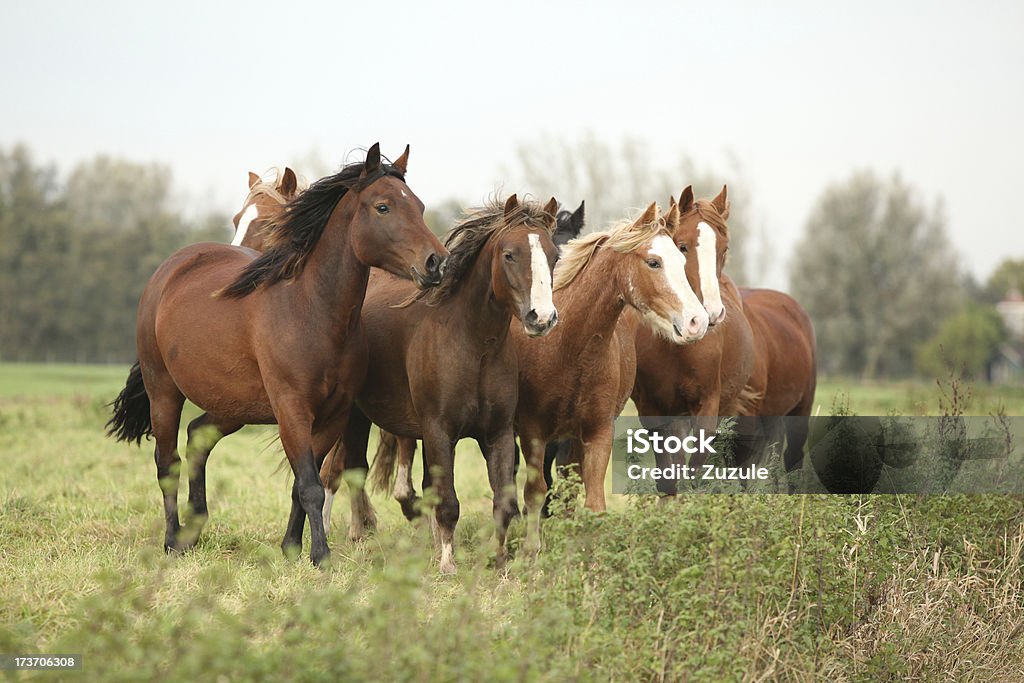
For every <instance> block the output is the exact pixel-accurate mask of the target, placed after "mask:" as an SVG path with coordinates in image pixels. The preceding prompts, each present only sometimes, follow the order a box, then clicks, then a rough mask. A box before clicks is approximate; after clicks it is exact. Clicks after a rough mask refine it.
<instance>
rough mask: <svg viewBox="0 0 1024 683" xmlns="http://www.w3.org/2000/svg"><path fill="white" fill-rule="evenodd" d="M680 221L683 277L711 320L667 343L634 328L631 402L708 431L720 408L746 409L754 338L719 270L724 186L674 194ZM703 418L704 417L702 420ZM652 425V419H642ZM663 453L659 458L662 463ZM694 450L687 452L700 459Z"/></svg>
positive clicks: (682, 426)
mask: <svg viewBox="0 0 1024 683" xmlns="http://www.w3.org/2000/svg"><path fill="white" fill-rule="evenodd" d="M679 211H680V213H681V216H680V219H679V226H678V228H677V229H676V231H675V232H674V233H673V239H674V240H675V243H676V246H677V247H678V248H679V250H680V251H681V252H682V253H683V257H684V258H685V259H686V266H687V276H688V279H689V281H690V284H691V286H693V287H695V288H696V289H697V291H698V293H699V296H701V298H702V301H703V302H704V307H705V308H706V309H707V310H708V315H709V316H710V318H711V321H712V327H711V329H709V330H708V333H707V334H706V335H705V336H704V338H703V339H701V340H700V341H697V342H695V343H693V344H687V345H685V346H679V345H676V344H671V343H668V342H667V341H665V340H664V339H661V338H659V337H657V336H656V335H654V334H651V332H650V331H649V330H646V329H644V328H640V329H638V330H637V333H636V356H637V369H636V385H635V386H634V387H633V402H634V403H635V404H636V407H637V412H638V413H639V414H640V415H641V416H642V417H643V416H663V417H668V416H672V417H675V416H688V415H694V416H699V419H697V420H695V421H691V420H688V419H679V420H673V421H671V422H670V423H668V424H660V425H658V429H659V431H662V432H665V431H669V432H672V433H678V435H680V436H682V435H683V434H684V433H685V432H688V431H689V429H690V427H691V422H695V423H696V426H697V427H698V428H701V429H704V430H705V431H706V432H708V433H710V432H712V431H714V430H715V428H716V426H717V424H716V423H717V420H716V418H717V416H719V415H742V414H748V413H749V410H750V406H748V405H746V403H748V402H749V401H750V400H751V399H752V398H754V397H752V396H750V393H749V390H747V391H744V389H745V387H746V384H747V380H748V379H749V377H750V373H751V372H752V371H753V369H754V340H753V334H752V332H751V329H750V323H749V322H747V318H746V316H745V315H744V313H743V302H742V301H741V299H740V293H739V290H738V289H737V288H736V286H735V285H734V284H733V282H732V280H731V279H730V278H729V276H728V275H726V274H725V273H723V272H722V271H723V267H724V265H725V261H726V255H727V253H728V250H729V228H728V225H727V223H726V220H727V219H728V217H729V200H728V189H727V188H725V187H723V188H722V191H721V193H719V195H718V196H717V197H715V198H714V199H712V200H706V199H698V200H696V201H694V198H693V188H692V187H687V188H686V189H685V190H683V191H682V193H681V194H680V196H679ZM701 418H702V419H701ZM645 426H648V427H649V428H653V427H654V425H653V424H647V423H645ZM668 457H669V456H665V457H664V460H665V462H660V463H659V464H660V465H662V466H664V465H666V464H668V462H667V461H668ZM700 459H701V456H700V454H695V455H694V456H691V464H693V465H694V466H698V465H699V464H700V462H698V461H699V460H700ZM675 483H676V482H675V480H671V479H661V480H658V482H657V484H658V490H659V491H661V492H662V493H669V494H674V493H675V492H676V491H675Z"/></svg>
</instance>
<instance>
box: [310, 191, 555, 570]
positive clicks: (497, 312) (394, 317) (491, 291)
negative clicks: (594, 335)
mask: <svg viewBox="0 0 1024 683" xmlns="http://www.w3.org/2000/svg"><path fill="white" fill-rule="evenodd" d="M557 206H558V205H557V203H556V202H555V200H554V199H552V200H551V201H550V202H549V203H548V205H547V206H545V207H541V205H540V204H538V203H536V202H529V201H527V202H522V203H520V202H519V201H518V199H517V198H516V195H512V196H511V197H509V198H508V200H507V201H506V202H505V204H504V207H503V206H502V205H500V204H497V203H493V204H490V205H488V206H485V207H484V208H482V209H479V210H477V211H475V212H474V213H472V214H471V215H470V216H469V217H468V218H467V219H466V220H465V221H463V222H462V223H460V224H459V225H458V226H456V227H455V228H454V229H453V230H452V231H451V233H449V236H448V238H447V241H446V245H447V247H448V249H449V250H450V251H451V257H450V259H449V264H448V266H447V269H446V271H445V273H444V277H443V279H442V281H441V284H440V285H439V286H438V287H437V288H435V289H433V290H431V291H430V292H428V293H421V294H419V295H417V294H416V292H415V291H414V290H413V288H412V287H411V286H410V285H409V284H408V283H406V282H403V281H400V280H396V279H395V278H392V277H389V276H386V275H379V276H378V275H377V274H374V275H373V276H372V277H371V278H370V284H369V287H368V289H367V292H366V302H365V304H364V306H363V327H364V329H365V330H366V337H367V341H368V342H369V347H370V355H369V367H368V372H367V381H366V384H365V386H364V387H363V390H362V391H361V392H360V393H359V395H358V396H357V398H356V407H355V408H353V410H352V416H351V418H350V419H349V424H348V428H347V429H346V430H345V433H344V436H343V439H342V443H341V444H339V446H338V447H336V448H335V449H334V450H333V451H332V452H331V455H330V459H329V462H325V463H324V465H323V467H322V468H321V477H322V480H323V482H324V485H325V486H326V487H327V488H328V492H329V494H330V493H332V492H334V491H337V489H338V486H339V484H340V481H339V480H340V476H341V473H342V471H343V470H364V471H365V470H366V468H367V464H366V445H367V437H368V435H369V431H370V422H371V421H372V422H375V423H376V424H377V425H379V426H380V427H381V429H382V430H385V431H386V432H390V433H391V434H393V435H396V436H397V437H398V439H395V438H392V437H389V436H388V435H386V434H385V435H384V436H383V439H382V444H384V446H385V447H383V448H382V449H380V450H378V458H379V459H378V460H377V461H376V462H375V464H374V477H375V479H376V480H377V481H378V482H386V481H390V479H391V477H392V472H393V470H394V465H395V461H396V458H397V457H398V455H399V454H398V452H397V450H398V448H399V444H398V443H397V442H398V441H401V442H402V443H403V444H404V449H406V450H407V452H408V453H411V451H412V449H414V448H415V440H416V439H417V438H421V439H422V440H423V446H424V448H423V450H424V471H425V472H427V473H428V474H430V475H432V484H433V490H434V493H435V495H436V497H437V500H438V503H437V507H436V508H435V510H434V515H433V517H432V524H431V527H432V529H433V533H434V542H435V547H436V548H437V550H438V552H439V556H440V570H441V572H443V573H452V572H454V571H455V558H454V538H455V536H454V535H455V526H456V524H457V522H458V519H459V500H458V497H457V496H456V493H455V482H454V456H455V451H454V446H455V443H456V442H457V441H458V440H459V439H461V438H466V437H468V438H473V439H475V440H476V442H477V443H478V444H479V446H480V450H481V451H482V452H483V455H484V458H485V459H486V461H487V471H488V478H489V480H490V484H491V489H492V491H493V494H494V507H493V511H494V519H495V523H496V527H497V541H498V564H499V565H501V564H502V563H503V562H504V558H505V537H506V534H507V530H508V524H509V521H510V519H511V518H512V516H513V514H514V513H515V512H516V506H515V480H514V477H513V472H512V468H513V462H514V455H513V443H514V436H513V429H512V420H513V417H514V415H515V410H516V403H517V400H518V391H517V385H516V376H517V372H518V363H517V360H516V353H515V349H514V348H513V345H512V343H511V340H510V335H509V327H510V324H511V326H512V327H513V328H515V329H518V330H522V335H523V336H524V338H525V337H527V336H528V337H531V338H533V337H542V336H544V335H545V334H547V333H548V332H549V331H550V330H551V329H552V328H553V327H554V326H555V323H556V321H557V320H558V315H557V313H556V311H555V308H554V305H553V303H552V299H551V270H552V267H553V266H554V262H555V258H556V254H557V251H556V249H555V246H554V244H553V243H552V241H551V232H552V230H553V229H554V224H555V211H556V209H557ZM410 297H414V300H412V301H411V302H409V303H408V305H407V306H402V305H401V304H402V303H403V302H408V300H409V299H410ZM512 318H517V319H518V321H519V322H518V323H512ZM535 343H538V342H536V341H530V342H527V345H529V344H535ZM388 444H391V447H390V450H389V449H388V448H387V445H388ZM407 478H408V470H407V469H406V470H405V471H404V472H402V473H400V476H399V480H400V481H403V482H404V481H405V480H407ZM355 489H356V490H354V491H353V492H352V519H351V524H352V528H351V530H350V535H351V536H356V537H358V536H360V535H361V534H362V531H363V529H362V526H363V525H364V524H365V523H367V522H371V521H372V508H371V507H370V502H369V499H368V498H367V496H366V492H365V489H363V488H361V487H355Z"/></svg>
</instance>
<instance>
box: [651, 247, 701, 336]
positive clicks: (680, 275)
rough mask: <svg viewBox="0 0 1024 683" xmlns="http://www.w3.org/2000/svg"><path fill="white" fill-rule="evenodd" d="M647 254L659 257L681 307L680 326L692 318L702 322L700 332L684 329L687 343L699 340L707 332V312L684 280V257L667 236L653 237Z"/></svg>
mask: <svg viewBox="0 0 1024 683" xmlns="http://www.w3.org/2000/svg"><path fill="white" fill-rule="evenodd" d="M649 253H650V254H651V255H652V256H660V257H661V263H662V265H663V268H662V270H663V272H664V273H665V278H666V279H667V280H668V284H669V286H670V287H671V288H672V291H673V292H675V294H676V297H677V298H678V299H679V301H680V302H681V303H682V305H683V310H682V311H681V314H682V321H681V322H682V324H683V325H688V324H689V322H690V321H691V320H693V319H694V318H697V320H698V321H703V325H700V328H701V331H699V332H697V333H691V332H690V331H689V330H686V329H684V330H683V336H685V337H688V341H695V340H696V339H700V338H701V337H703V336H704V332H706V331H707V323H708V312H707V311H706V310H705V309H704V305H703V304H701V302H700V299H698V298H697V295H696V294H694V292H693V289H692V288H691V287H690V283H689V282H688V281H687V280H686V257H685V256H683V254H682V252H681V251H679V249H678V248H676V245H675V243H674V242H673V241H672V238H671V237H669V236H668V235H658V236H657V237H655V238H654V239H653V240H652V241H651V249H650V252H649ZM671 325H672V321H669V326H671Z"/></svg>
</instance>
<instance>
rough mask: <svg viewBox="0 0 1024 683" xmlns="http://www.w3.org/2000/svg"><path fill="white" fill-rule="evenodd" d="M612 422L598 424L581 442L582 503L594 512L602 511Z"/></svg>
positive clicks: (609, 455)
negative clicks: (583, 497)
mask: <svg viewBox="0 0 1024 683" xmlns="http://www.w3.org/2000/svg"><path fill="white" fill-rule="evenodd" d="M613 438H614V437H613V427H612V423H610V422H609V423H607V424H602V425H600V426H599V427H598V428H597V429H596V430H594V432H593V433H592V434H591V435H590V438H589V439H586V440H584V442H583V468H582V470H583V471H582V476H583V488H584V491H585V492H586V497H585V500H584V502H583V505H584V506H585V507H586V508H587V509H588V510H593V511H594V512H604V509H605V500H604V478H605V474H606V473H607V472H608V460H609V459H610V458H611V455H612V440H613Z"/></svg>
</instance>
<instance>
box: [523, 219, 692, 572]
mask: <svg viewBox="0 0 1024 683" xmlns="http://www.w3.org/2000/svg"><path fill="white" fill-rule="evenodd" d="M678 220H679V210H678V207H676V206H673V207H672V208H671V209H670V210H669V212H668V214H667V215H665V216H663V217H659V215H658V206H657V204H655V203H652V204H651V205H650V206H648V207H647V210H646V211H644V212H643V214H641V215H640V217H639V218H637V219H636V220H635V221H626V222H624V223H622V224H620V225H619V226H617V227H615V228H612V229H611V230H607V231H603V232H595V233H591V234H589V235H586V236H585V237H581V238H579V239H577V240H574V241H572V242H570V243H569V244H567V245H566V246H565V247H564V252H563V254H562V257H561V258H560V259H559V262H558V265H557V267H556V268H555V280H554V289H555V305H556V306H557V307H558V311H559V316H560V318H561V320H562V322H561V323H560V324H559V326H558V327H557V328H556V329H555V330H554V331H553V332H552V333H551V334H549V335H548V336H547V337H545V338H544V339H540V340H528V339H527V338H526V337H525V335H523V334H522V333H521V332H519V331H516V330H513V334H512V341H513V343H514V345H515V349H516V355H517V356H518V358H519V404H518V407H517V409H516V429H517V431H518V433H519V436H520V443H521V445H522V448H523V452H524V453H525V455H526V462H527V464H528V466H529V469H528V473H527V482H526V491H525V502H526V507H527V516H528V524H527V546H526V547H527V551H528V552H535V551H536V550H537V549H539V547H540V507H541V505H542V504H543V502H544V498H545V495H546V493H547V483H546V481H545V479H544V477H543V476H542V466H543V463H544V447H545V445H546V444H547V443H549V442H550V441H553V440H557V439H565V438H568V439H571V440H572V445H571V453H570V462H572V463H573V464H575V465H578V466H579V467H580V468H581V474H582V478H583V484H584V487H585V492H586V496H585V505H586V507H587V508H588V509H590V510H594V511H602V510H604V509H605V497H604V478H605V472H606V471H607V468H608V460H609V456H610V453H611V447H612V437H613V430H614V420H615V417H616V416H618V414H619V413H620V412H621V410H622V407H623V406H624V405H625V403H626V400H627V399H628V398H629V393H630V391H631V390H632V388H633V381H634V377H635V373H636V355H635V352H634V348H633V338H632V336H631V334H630V333H629V332H628V331H627V330H625V329H624V327H623V326H620V325H619V321H620V318H623V317H624V316H623V311H624V310H625V309H626V308H627V307H630V308H633V309H635V310H637V311H638V312H639V313H640V316H639V322H638V324H643V325H646V326H649V327H650V328H652V329H654V330H656V331H657V332H658V333H660V334H662V335H663V336H665V337H666V338H668V339H669V340H670V341H672V342H674V343H677V344H683V343H690V342H694V341H696V340H698V339H700V338H701V337H703V336H704V334H705V332H706V331H707V328H708V314H707V311H705V310H704V307H703V306H702V305H701V302H700V300H699V299H698V298H697V296H696V294H695V293H694V292H693V290H692V289H691V288H690V285H689V284H688V282H687V280H686V273H685V267H686V264H685V262H684V260H683V257H682V254H681V253H680V252H679V250H678V249H677V248H676V246H675V243H674V242H673V241H672V234H673V232H674V231H675V229H676V227H677V224H678Z"/></svg>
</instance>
